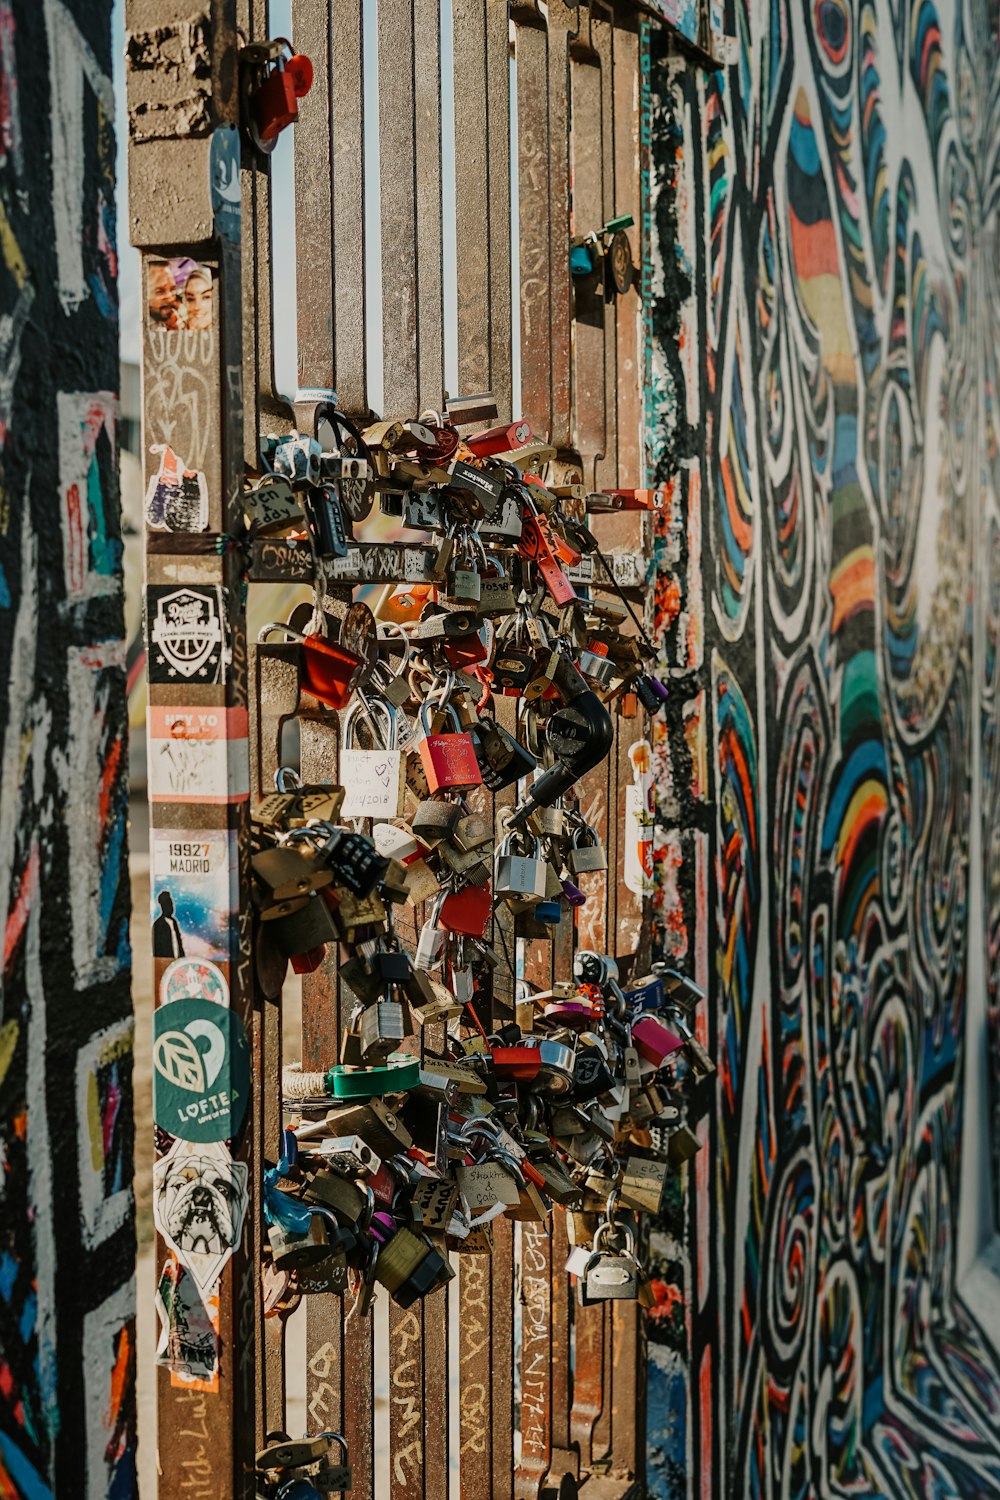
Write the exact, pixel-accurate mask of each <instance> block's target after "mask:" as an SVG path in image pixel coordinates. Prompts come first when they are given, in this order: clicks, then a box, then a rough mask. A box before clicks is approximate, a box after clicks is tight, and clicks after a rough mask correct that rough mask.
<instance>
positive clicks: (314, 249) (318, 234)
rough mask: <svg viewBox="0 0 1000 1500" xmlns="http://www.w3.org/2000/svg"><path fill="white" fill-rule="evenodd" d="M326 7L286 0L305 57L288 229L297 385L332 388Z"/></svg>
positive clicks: (317, 1) (331, 78)
mask: <svg viewBox="0 0 1000 1500" xmlns="http://www.w3.org/2000/svg"><path fill="white" fill-rule="evenodd" d="M330 19H331V18H330V6H329V4H323V3H321V0H292V38H293V41H294V45H295V47H296V49H297V50H298V51H300V52H304V53H305V54H306V56H307V57H309V58H311V59H312V64H313V86H312V90H311V92H310V94H309V98H308V107H307V108H304V109H303V110H302V111H301V112H300V115H299V121H298V124H297V125H296V127H295V132H294V134H295V141H294V147H295V234H296V240H297V243H298V245H299V246H300V247H301V250H300V253H299V254H298V255H297V256H296V266H295V281H296V300H297V318H296V324H297V335H298V380H299V385H300V386H303V387H310V386H311V387H314V388H317V389H320V390H335V389H336V379H337V377H336V370H335V366H334V300H335V277H334V247H335V241H336V222H335V216H334V212H333V96H334V90H335V88H336V90H338V91H339V89H340V88H341V86H342V84H341V74H340V67H341V55H340V46H339V44H338V47H337V66H336V69H335V68H334V40H333V28H332V27H331V25H330Z"/></svg>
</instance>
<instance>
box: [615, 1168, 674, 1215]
mask: <svg viewBox="0 0 1000 1500" xmlns="http://www.w3.org/2000/svg"><path fill="white" fill-rule="evenodd" d="M668 1175H669V1168H668V1166H667V1164H666V1163H665V1162H657V1161H649V1160H647V1159H646V1158H645V1157H642V1156H630V1157H629V1158H628V1159H627V1161H626V1162H625V1168H624V1170H623V1172H622V1175H621V1180H620V1182H619V1184H618V1190H619V1193H620V1195H621V1202H622V1204H623V1205H624V1207H625V1208H633V1209H635V1210H636V1211H637V1212H640V1213H647V1214H658V1213H659V1212H660V1210H661V1208H662V1207H663V1195H664V1193H665V1192H666V1189H667V1178H668Z"/></svg>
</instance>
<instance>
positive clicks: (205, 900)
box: [150, 828, 239, 962]
mask: <svg viewBox="0 0 1000 1500" xmlns="http://www.w3.org/2000/svg"><path fill="white" fill-rule="evenodd" d="M152 843H153V847H152V861H151V876H150V881H151V884H150V891H151V914H152V923H153V957H154V958H212V959H223V960H224V961H225V962H228V961H229V959H230V947H231V944H232V942H233V939H234V933H233V927H234V920H233V918H234V913H235V911H236V909H237V907H238V894H237V893H238V881H239V854H238V850H237V843H236V831H235V829H227V828H196V829H177V828H171V829H169V830H166V829H157V830H156V831H155V832H154V833H153V835H152Z"/></svg>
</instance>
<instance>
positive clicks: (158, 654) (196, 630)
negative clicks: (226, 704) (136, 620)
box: [146, 583, 229, 683]
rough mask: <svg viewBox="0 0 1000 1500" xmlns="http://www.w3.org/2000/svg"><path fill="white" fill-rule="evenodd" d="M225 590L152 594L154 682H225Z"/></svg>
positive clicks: (164, 589) (153, 587)
mask: <svg viewBox="0 0 1000 1500" xmlns="http://www.w3.org/2000/svg"><path fill="white" fill-rule="evenodd" d="M225 617H226V609H225V590H224V589H222V588H221V587H219V586H218V585H209V586H201V587H198V586H191V587H186V588H174V587H172V586H171V585H170V584H160V583H155V584H150V586H149V587H148V588H147V590H146V628H147V631H148V635H149V661H148V671H149V680H150V682H161V683H164V682H174V683H184V682H213V683H214V682H225V680H226V666H227V664H228V658H229V650H228V645H227V642H226V639H225V630H224V626H223V621H224V620H225Z"/></svg>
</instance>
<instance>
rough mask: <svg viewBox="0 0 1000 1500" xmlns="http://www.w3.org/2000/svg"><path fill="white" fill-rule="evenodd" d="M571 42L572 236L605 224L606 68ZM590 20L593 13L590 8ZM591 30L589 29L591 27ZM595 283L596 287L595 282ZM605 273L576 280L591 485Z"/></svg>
mask: <svg viewBox="0 0 1000 1500" xmlns="http://www.w3.org/2000/svg"><path fill="white" fill-rule="evenodd" d="M583 14H584V12H583V11H582V10H581V34H580V35H579V36H577V37H576V38H574V39H573V41H571V42H570V88H571V94H572V127H573V128H572V162H573V165H572V176H573V223H572V227H573V233H574V235H579V234H589V233H591V232H592V231H594V230H596V229H599V228H600V227H601V225H602V224H603V222H604V181H603V176H604V173H603V167H604V163H603V154H602V141H603V123H604V122H603V115H602V110H601V94H602V80H603V70H602V67H601V58H600V54H599V53H598V52H597V51H596V50H595V48H594V45H593V41H592V39H591V37H590V35H589V34H587V35H584V34H583V33H582V18H583ZM586 15H587V18H588V20H589V19H590V16H591V10H590V8H589V7H588V8H587V10H586ZM588 31H589V28H588ZM595 282H596V284H595ZM603 282H604V278H603V275H600V274H599V273H595V276H594V278H577V280H576V283H575V296H574V309H573V310H574V318H573V380H572V403H573V426H572V430H573V447H574V448H575V450H576V452H577V453H578V454H579V455H580V458H581V460H582V462H583V471H584V480H585V482H586V484H587V485H588V486H590V485H592V483H593V480H594V472H595V467H596V460H597V459H598V457H600V456H601V455H603V453H604V451H605V378H604V352H605V333H604V327H605V300H604V284H603Z"/></svg>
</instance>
